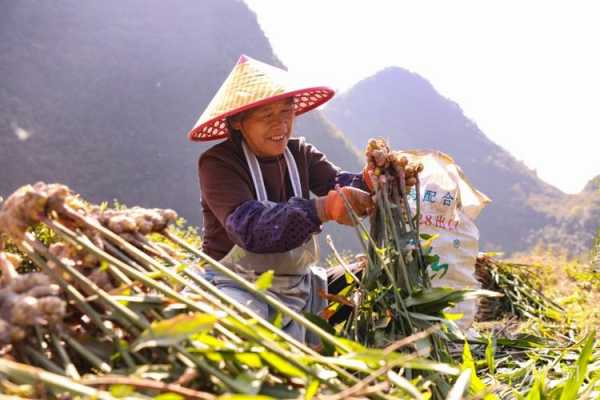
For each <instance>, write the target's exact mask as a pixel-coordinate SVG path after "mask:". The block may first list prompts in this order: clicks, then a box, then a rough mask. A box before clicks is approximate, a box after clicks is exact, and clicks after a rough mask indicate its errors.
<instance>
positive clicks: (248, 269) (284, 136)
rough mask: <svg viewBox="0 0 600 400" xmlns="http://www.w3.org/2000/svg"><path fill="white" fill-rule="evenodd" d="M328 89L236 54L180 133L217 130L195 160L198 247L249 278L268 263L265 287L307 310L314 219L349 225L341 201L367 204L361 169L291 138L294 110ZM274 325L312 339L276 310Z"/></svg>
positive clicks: (314, 304) (315, 292) (364, 211)
mask: <svg viewBox="0 0 600 400" xmlns="http://www.w3.org/2000/svg"><path fill="white" fill-rule="evenodd" d="M333 94H334V92H333V90H331V89H329V88H327V87H312V86H308V85H303V84H302V83H298V82H297V81H295V80H293V77H291V76H290V75H289V74H288V73H287V72H286V71H284V70H281V69H278V68H275V67H273V66H270V65H267V64H264V63H261V62H259V61H256V60H253V59H250V58H249V57H246V56H242V57H241V58H240V60H239V61H238V63H237V64H236V66H235V67H234V69H233V71H232V72H231V74H230V75H229V77H228V78H227V79H226V81H225V82H224V83H223V86H222V87H221V89H220V90H219V91H218V92H217V94H216V95H215V98H214V99H213V100H212V101H211V103H210V104H209V105H208V107H207V109H206V111H205V112H204V113H203V114H202V116H201V117H200V119H199V120H198V122H197V123H196V125H195V127H194V128H193V129H192V131H190V133H189V134H188V137H189V138H190V139H191V140H194V141H205V140H215V139H221V138H227V140H225V141H223V142H221V143H219V144H217V145H216V146H214V147H212V148H210V149H209V150H208V151H206V152H205V153H204V154H202V156H201V157H200V160H199V163H198V171H199V179H200V189H201V193H202V210H203V216H204V229H203V244H202V246H203V250H204V252H206V253H207V254H208V255H210V256H212V257H213V258H215V259H217V260H220V261H221V262H222V263H223V264H224V265H226V266H227V267H228V268H230V269H232V270H234V271H236V272H238V273H239V274H241V275H242V276H244V277H246V278H247V279H249V280H254V279H256V277H257V276H258V275H260V274H261V273H263V272H265V271H267V270H274V272H275V276H274V279H273V284H272V286H271V288H270V289H269V291H270V294H271V295H273V296H275V297H277V298H279V300H281V301H283V302H285V303H286V304H287V305H288V306H290V307H291V308H292V309H294V310H296V311H298V312H311V313H315V314H317V313H319V312H320V311H321V310H322V309H323V308H324V307H325V306H326V300H325V299H324V298H323V296H322V292H326V291H327V279H326V276H325V275H324V273H323V272H324V271H323V270H322V269H319V268H316V267H315V264H316V263H317V262H318V250H317V242H316V240H315V235H316V234H318V233H319V232H320V231H321V225H322V224H323V223H325V222H328V221H335V222H337V223H340V224H344V225H351V224H352V223H353V219H352V216H351V211H350V210H349V209H348V208H347V207H346V201H347V202H348V203H349V204H350V205H351V207H352V210H353V211H354V213H355V214H356V215H358V216H359V217H364V216H366V215H368V214H369V212H370V211H371V210H372V209H373V206H374V205H373V202H372V199H371V194H370V191H369V186H367V185H366V184H365V181H364V179H363V175H364V176H367V175H366V174H368V173H369V171H368V169H367V168H365V170H364V172H363V173H361V174H351V173H347V172H342V171H340V169H339V168H337V167H336V166H335V165H333V164H332V163H331V162H329V161H328V160H327V158H326V157H325V155H323V153H321V152H320V151H319V150H317V149H316V148H315V147H314V146H313V145H311V144H310V143H307V142H306V141H305V140H304V139H303V138H293V137H291V136H292V133H293V124H294V119H295V117H297V116H298V115H300V114H303V113H305V112H307V111H309V110H311V109H313V108H315V107H317V106H319V105H321V104H323V103H324V102H326V101H328V100H329V99H330V98H331V97H332V96H333ZM309 192H312V193H314V194H315V195H316V196H317V197H315V198H313V199H310V198H309ZM211 277H212V281H213V283H214V284H215V285H217V286H218V287H219V288H220V289H221V290H222V291H223V292H225V293H226V294H228V295H229V296H231V297H233V298H235V299H236V300H238V301H240V302H241V303H244V304H246V305H247V306H249V307H250V308H252V309H253V310H254V311H255V312H257V313H258V314H259V315H261V316H262V317H263V318H265V319H268V320H271V319H272V318H274V314H275V311H274V310H273V309H272V308H271V307H270V306H268V305H267V304H265V303H263V302H261V301H259V300H258V299H257V298H255V297H254V296H253V295H252V294H251V293H248V292H246V291H244V290H243V289H242V288H240V287H238V286H237V285H236V284H235V283H234V282H232V281H231V280H229V279H227V278H226V277H224V276H222V275H220V274H216V273H213V274H212V275H211ZM283 329H284V330H285V331H287V332H288V333H289V334H291V335H292V336H294V337H295V338H297V339H299V340H301V341H308V342H310V343H312V344H314V343H315V341H314V340H313V338H310V337H309V338H307V337H306V332H305V329H304V328H303V327H302V326H300V325H299V324H297V323H295V322H294V321H292V320H291V319H285V318H284V322H283Z"/></svg>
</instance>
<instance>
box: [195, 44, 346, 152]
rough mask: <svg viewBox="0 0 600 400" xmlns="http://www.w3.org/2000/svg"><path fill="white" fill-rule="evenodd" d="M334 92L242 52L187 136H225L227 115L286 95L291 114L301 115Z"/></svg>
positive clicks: (214, 137) (214, 138)
mask: <svg viewBox="0 0 600 400" xmlns="http://www.w3.org/2000/svg"><path fill="white" fill-rule="evenodd" d="M333 95H334V91H333V90H332V89H331V88H328V87H326V86H311V85H309V84H306V83H305V82H303V81H301V80H300V79H298V78H296V77H294V76H292V75H291V74H290V73H288V72H287V71H285V70H283V69H280V68H276V67H273V66H272V65H268V64H265V63H262V62H260V61H257V60H254V59H252V58H250V57H248V56H245V55H242V56H241V57H240V59H239V60H238V62H237V64H236V65H235V67H234V68H233V70H232V71H231V73H230V74H229V76H228V77H227V79H226V80H225V82H224V83H223V85H222V86H221V88H220V89H219V91H218V92H217V94H216V95H215V97H214V98H213V99H212V100H211V102H210V103H209V104H208V107H206V110H205V111H204V113H202V115H201V116H200V118H199V119H198V122H196V125H194V128H193V129H192V130H191V131H190V132H189V133H188V138H189V139H190V140H193V141H208V140H216V139H221V138H224V137H227V136H228V135H229V130H228V128H227V124H226V123H225V118H226V117H228V116H231V115H234V114H237V113H239V112H240V111H244V110H247V109H250V108H254V107H257V106H260V105H263V104H266V103H270V102H272V101H276V100H279V99H282V98H285V97H290V96H293V97H294V114H295V115H300V114H303V113H305V112H307V111H310V110H312V109H313V108H315V107H318V106H320V105H321V104H323V103H325V102H326V101H327V100H329V99H331V98H332V97H333Z"/></svg>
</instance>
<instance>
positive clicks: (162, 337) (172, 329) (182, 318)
mask: <svg viewBox="0 0 600 400" xmlns="http://www.w3.org/2000/svg"><path fill="white" fill-rule="evenodd" d="M216 322H217V317H216V316H214V315H210V314H201V313H196V314H181V315H178V316H176V317H174V318H170V319H166V320H162V321H156V322H153V323H152V325H151V326H150V328H149V329H146V330H145V331H144V332H142V334H141V335H140V336H139V337H138V338H137V340H136V341H135V343H134V344H133V345H132V350H133V351H139V350H141V349H143V348H146V347H155V346H172V345H175V344H177V343H179V342H180V341H182V340H184V339H186V338H187V337H188V336H190V335H192V334H194V333H198V332H202V331H207V330H210V329H212V328H213V326H214V325H215V323H216Z"/></svg>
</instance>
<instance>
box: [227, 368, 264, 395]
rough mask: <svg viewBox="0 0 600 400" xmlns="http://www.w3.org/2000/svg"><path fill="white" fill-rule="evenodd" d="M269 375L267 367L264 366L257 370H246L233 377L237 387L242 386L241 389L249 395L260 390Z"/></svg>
mask: <svg viewBox="0 0 600 400" xmlns="http://www.w3.org/2000/svg"><path fill="white" fill-rule="evenodd" d="M268 375H269V368H267V367H265V368H262V369H260V370H258V371H246V372H243V373H241V374H239V375H238V376H237V377H236V378H235V383H236V385H237V386H236V387H237V388H242V391H243V392H244V393H246V394H249V395H256V394H258V392H260V388H261V387H262V384H263V382H264V380H265V378H266V377H267V376H268Z"/></svg>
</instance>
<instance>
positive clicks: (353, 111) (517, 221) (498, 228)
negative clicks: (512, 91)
mask: <svg viewBox="0 0 600 400" xmlns="http://www.w3.org/2000/svg"><path fill="white" fill-rule="evenodd" d="M324 113H325V114H326V116H327V117H328V119H330V120H331V121H332V122H333V123H334V124H335V125H336V126H337V127H338V128H339V129H340V130H341V131H342V132H344V134H345V135H346V137H348V138H349V139H350V140H351V141H352V142H353V143H354V145H355V146H356V147H357V148H359V149H362V148H364V146H365V144H366V142H367V140H368V138H370V137H373V136H382V137H385V138H388V139H389V141H390V142H391V144H392V147H394V148H397V149H411V148H423V149H437V150H441V151H443V152H445V153H447V154H449V155H451V156H452V157H453V158H454V159H455V161H456V162H457V163H458V164H459V165H460V166H461V167H462V169H463V170H464V172H465V174H466V175H467V177H468V178H469V180H470V181H471V182H472V183H473V184H474V185H475V186H476V187H477V188H478V189H479V190H481V191H482V192H483V193H485V194H486V195H488V196H489V197H490V198H491V199H492V200H493V202H492V203H491V204H490V205H488V207H487V208H486V209H485V210H484V211H483V212H482V214H481V216H480V217H479V219H478V221H477V224H478V226H479V228H480V233H481V247H482V249H484V250H502V251H506V252H515V251H522V250H526V249H527V248H529V247H531V246H532V245H535V244H537V243H538V242H539V241H542V242H544V243H548V244H559V245H563V246H565V247H566V248H568V249H569V250H571V251H572V252H573V253H578V252H581V251H585V250H587V249H589V246H591V241H592V238H593V236H594V234H595V229H596V226H598V224H600V204H599V202H600V195H599V193H600V192H598V190H596V191H595V192H594V191H593V190H588V191H585V190H584V192H582V193H581V194H579V195H575V196H571V195H566V194H564V193H563V192H561V191H560V190H558V189H557V188H555V187H553V186H551V185H549V184H547V183H545V182H544V181H542V180H541V179H539V178H538V176H537V175H536V173H535V172H534V171H532V170H531V169H529V168H527V167H526V166H525V165H524V163H523V162H521V161H518V160H517V159H515V158H514V157H513V156H512V155H511V154H510V153H509V152H508V151H506V150H505V149H503V148H502V147H500V146H498V145H497V144H495V143H494V142H492V141H491V140H490V139H488V138H487V137H486V136H485V134H484V133H483V132H482V131H481V130H480V129H479V128H478V127H477V125H476V124H475V123H474V122H473V121H471V120H469V119H468V118H467V117H466V116H465V115H464V113H463V111H462V110H461V108H460V106H459V105H458V104H456V103H455V102H453V101H452V100H450V99H447V98H445V97H443V96H442V95H440V94H439V93H438V92H437V91H436V90H435V88H434V87H433V86H432V85H431V84H430V83H429V82H428V81H427V80H426V79H424V78H423V77H421V76H419V75H417V74H415V73H412V72H410V71H407V70H406V69H403V68H399V67H390V68H386V69H384V70H382V71H380V72H378V73H377V74H375V75H374V76H372V77H369V78H367V79H364V80H362V81H360V82H358V83H357V84H356V85H355V86H353V87H352V88H351V89H350V90H348V91H347V92H345V93H343V94H341V95H338V96H337V97H336V98H334V99H333V100H332V101H331V102H330V104H329V105H328V106H327V107H326V108H325V110H324ZM507 118H509V116H507ZM597 182H598V178H596V186H594V187H597ZM590 185H592V186H593V184H592V183H590V184H588V186H590ZM590 187H591V186H590ZM586 190H587V189H586Z"/></svg>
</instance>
